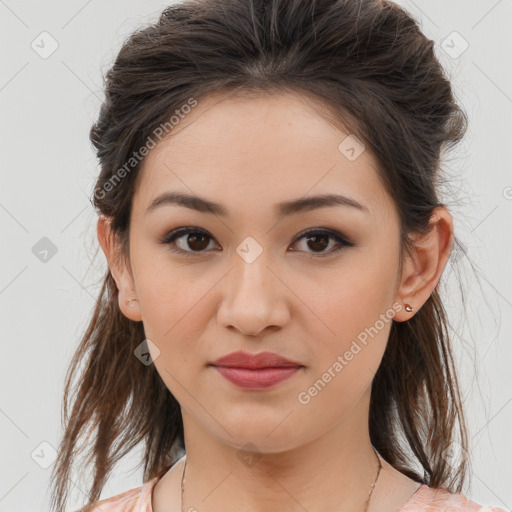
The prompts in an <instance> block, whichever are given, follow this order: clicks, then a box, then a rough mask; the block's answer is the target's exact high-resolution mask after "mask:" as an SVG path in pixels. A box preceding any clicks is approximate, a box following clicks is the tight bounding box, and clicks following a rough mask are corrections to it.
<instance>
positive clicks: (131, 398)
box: [52, 0, 500, 512]
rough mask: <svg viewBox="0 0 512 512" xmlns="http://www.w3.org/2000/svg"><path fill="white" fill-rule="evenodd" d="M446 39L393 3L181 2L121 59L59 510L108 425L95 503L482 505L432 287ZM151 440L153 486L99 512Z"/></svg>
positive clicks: (462, 118) (110, 77) (313, 510)
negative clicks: (129, 461) (472, 496)
mask: <svg viewBox="0 0 512 512" xmlns="http://www.w3.org/2000/svg"><path fill="white" fill-rule="evenodd" d="M433 46H434V42H433V41H431V40H429V39H427V38H426V37H425V36H424V35H423V34H422V33H421V31H420V29H419V27H418V25H417V23H416V21H414V20H413V19H412V18H411V17H410V15H409V14H408V13H406V11H404V10H403V9H402V8H400V7H398V6H397V5H395V4H393V3H391V2H389V1H377V0H360V1H354V0H343V1H339V0H317V1H311V0H271V1H269V0H252V1H245V0H195V1H192V0H188V1H186V2H183V3H179V4H175V5H173V6H171V7H169V8H167V9H166V10H165V11H164V12H163V13H162V15H161V17H160V19H159V21H158V22H157V23H156V24H155V25H151V26H148V27H146V28H143V29H141V30H139V31H137V32H136V33H134V34H133V35H132V36H131V37H130V38H129V40H128V41H126V43H125V44H124V46H123V48H122V49H121V51H120V53H119V55H118V57H117V59H116V62H115V63H114V65H113V67H112V68H111V69H110V71H109V72H108V74H107V76H106V84H105V94H106V99H105V102H104V103H103V105H102V108H101V112H100V115H99V119H98V120H97V122H96V123H95V124H94V126H93V127H92V129H91V134H90V138H91V141H92V142H93V144H94V146H95V148H96V150H97V155H98V158H99V161H100V164H101V173H100V176H99V178H98V181H97V183H96V187H95V191H94V199H93V202H94V205H95V207H96V208H97V211H98V213H99V219H98V225H97V234H98V240H99V243H100V245H101V248H102V250H103V252H104V254H105V256H106V259H107V262H108V266H109V269H108V272H107V274H106V276H105V280H104V283H103V287H102V290H101V294H100V297H99V300H98V302H97V304H96V308H95V311H94V315H93V317H92V319H91V322H90V325H89V328H88V330H87V332H86V334H85V336H84V338H83V340H82V343H81V345H80V346H79V348H78V350H77V352H76V354H75V356H74V359H73V362H72V365H71V368H70V372H69V375H68V381H67V383H66V392H65V397H64V404H65V405H64V410H65V416H66V421H67V425H66V430H65V435H64V439H63V441H62V444H61V446H60V450H59V457H58V460H57V462H56V464H55V468H54V473H53V474H52V478H53V481H54V482H55V489H54V495H53V505H54V506H53V508H52V510H57V511H59V512H60V511H63V510H64V506H65V502H66V493H67V487H68V485H69V484H68V482H69V475H70V469H71V466H72V463H73V461H74V459H75V457H76V447H77V444H78V440H79V439H80V438H81V437H82V436H83V435H84V434H85V433H86V432H87V431H88V430H89V429H92V430H95V429H96V428H97V430H96V431H95V432H94V439H93V441H94V443H93V444H92V447H89V451H87V454H88V455H89V459H88V460H89V461H90V462H92V461H94V471H93V475H94V479H93V483H92V487H91V489H90V490H89V493H88V499H89V502H88V505H89V506H88V507H85V508H84V510H102V511H121V510H123V511H128V510H132V511H154V512H164V511H165V512H178V511H184V510H187V511H193V510H198V511H201V512H203V511H204V512H217V511H221V510H222V511H231V510H244V511H247V512H253V511H262V510H265V511H274V510H276V511H277V510H279V511H280V512H281V511H290V512H292V511H293V512H295V511H302V510H307V511H309V512H317V511H333V512H334V511H336V512H338V511H339V512H342V511H351V512H353V511H368V510H369V511H374V512H376V511H379V512H391V511H401V512H412V511H426V510H450V511H459V510H460V511H462V510H464V511H466V510H468V511H470V510H477V509H479V505H478V504H477V503H475V502H473V501H471V500H469V499H468V498H467V497H465V496H464V494H462V488H463V485H464V484H465V479H466V476H467V475H466V472H467V466H468V457H467V449H468V444H467V433H466V426H465V420H464V413H463V407H462V403H461V398H460V393H459V388H458V384H457V378H456V374H455V372H454V366H453V360H452V353H451V348H450V340H449V338H448V335H447V319H446V317H445V313H444V308H443V303H442V301H441V298H440V294H439V283H440V279H441V276H442V273H443V270H444V268H445V266H446V263H447V261H448V259H449V257H450V254H451V250H452V248H453V245H454V242H456V237H455V236H454V231H453V222H452V216H451V214H450V212H449V211H448V209H447V208H446V206H445V205H444V204H443V203H441V202H440V200H439V196H438V187H437V185H438V183H439V179H440V160H441V159H440V157H441V152H442V151H443V150H444V149H446V148H447V147H449V146H451V145H454V144H455V143H457V142H459V141H460V140H461V139H462V137H463V135H464V133H465V130H466V126H467V118H466V115H465V113H464V111H463V110H462V109H461V108H460V107H459V106H458V105H457V104H456V102H455V100H454V97H453V94H452V89H451V85H450V82H449V81H448V80H447V78H446V77H445V75H444V73H443V70H442V67H441V66H440V64H439V62H438V60H437V59H436V57H435V55H434V48H433ZM82 364H83V368H82V369H81V373H78V372H79V370H78V368H79V367H80V366H81V365H82ZM75 374H77V375H78V376H79V384H78V387H77V393H76V396H75V397H74V402H73V406H72V412H71V414H70V415H68V413H67V411H68V409H69V407H68V393H69V388H70V386H71V381H72V378H73V376H74V375H75ZM90 434H91V432H90V431H89V432H88V434H87V439H89V438H90ZM141 441H142V442H144V443H145V448H146V450H145V453H144V484H143V485H142V486H140V487H138V488H136V489H132V490H129V491H126V492H124V493H122V494H120V495H117V496H114V497H111V498H107V499H104V500H101V501H99V502H98V498H99V497H100V494H101V491H102V489H103V487H104V485H105V482H106V480H107V478H108V476H109V474H110V473H111V470H112V468H113V466H114V465H115V463H116V462H117V461H118V460H119V459H120V458H121V457H123V456H124V455H125V454H127V453H128V452H129V451H130V450H131V449H132V448H133V447H135V446H136V445H137V444H138V443H139V442H141ZM488 509H490V508H488ZM492 510H495V511H499V510H500V509H498V508H494V509H492Z"/></svg>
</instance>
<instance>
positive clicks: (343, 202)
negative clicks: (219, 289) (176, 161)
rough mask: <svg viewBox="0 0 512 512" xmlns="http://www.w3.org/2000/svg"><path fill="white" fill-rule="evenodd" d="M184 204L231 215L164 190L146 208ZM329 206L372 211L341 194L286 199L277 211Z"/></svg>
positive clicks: (211, 204)
mask: <svg viewBox="0 0 512 512" xmlns="http://www.w3.org/2000/svg"><path fill="white" fill-rule="evenodd" d="M173 205H174V206H184V207H185V208H190V209H191V210H196V211H198V212H202V213H210V214H213V215H217V216H220V217H229V215H230V213H229V210H228V209H227V208H226V207H225V206H223V205H221V204H219V203H215V202H214V201H210V200H208V199H205V198H203V197H199V196H196V195H189V194H183V193H178V192H164V193H163V194H160V195H159V196H157V197H156V198H155V199H153V201H151V204H150V205H149V206H148V208H147V209H146V214H148V213H149V212H152V211H154V210H156V209H158V208H161V207H162V206H173ZM329 206H350V207H353V208H356V209H358V210H360V211H362V212H366V213H370V212H369V210H368V208H367V207H366V206H364V205H362V204H361V203H359V202H358V201H356V200H355V199H352V198H350V197H347V196H344V195H340V194H322V195H318V196H310V197H304V198H300V199H294V200H292V201H284V202H282V203H278V204H277V205H276V206H275V213H276V214H277V215H280V216H283V217H284V216H287V215H292V214H296V213H301V212H305V211H311V210H316V209H318V208H325V207H329Z"/></svg>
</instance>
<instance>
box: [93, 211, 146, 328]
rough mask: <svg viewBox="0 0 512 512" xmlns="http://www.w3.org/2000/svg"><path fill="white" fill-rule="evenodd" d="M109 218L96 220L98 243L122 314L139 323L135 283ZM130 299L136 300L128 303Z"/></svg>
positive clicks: (102, 216) (101, 217)
mask: <svg viewBox="0 0 512 512" xmlns="http://www.w3.org/2000/svg"><path fill="white" fill-rule="evenodd" d="M111 220H112V219H111V218H109V217H106V216H104V215H101V216H100V218H99V219H98V224H97V228H96V232H97V235H98V242H99V243H100V245H101V248H102V249H103V252H104V254H105V257H106V258H107V262H108V266H109V268H110V272H111V274H112V277H113V278H114V281H115V282H116V286H117V290H118V292H119V293H118V301H119V308H120V309H121V311H122V313H123V314H124V315H125V316H126V317H127V318H129V319H130V320H133V321H135V322H140V321H141V320H142V316H141V313H140V307H139V302H138V297H137V292H136V291H135V283H134V280H133V276H132V273H131V269H130V268H129V262H127V261H126V259H125V258H123V257H121V255H120V245H119V241H118V240H117V237H116V236H115V233H114V232H113V231H112V228H111V224H110V223H111ZM130 299H137V300H134V301H130Z"/></svg>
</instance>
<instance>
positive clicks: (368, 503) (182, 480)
mask: <svg viewBox="0 0 512 512" xmlns="http://www.w3.org/2000/svg"><path fill="white" fill-rule="evenodd" d="M373 451H374V452H375V455H376V456H377V461H378V462H379V469H378V470H377V476H376V477H375V480H374V481H373V484H372V485H371V487H370V492H369V493H368V499H367V500H366V504H365V507H364V512H367V510H368V506H369V505H370V498H371V497H372V493H373V489H374V488H375V484H376V483H377V480H378V479H379V475H380V470H381V469H382V464H381V462H380V457H379V455H378V453H377V452H376V451H375V448H374V449H373ZM186 469H187V459H186V458H185V465H184V467H183V474H182V475H181V501H180V512H183V483H184V482H185V470H186Z"/></svg>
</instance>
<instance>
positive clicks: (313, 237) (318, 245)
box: [295, 229, 355, 258]
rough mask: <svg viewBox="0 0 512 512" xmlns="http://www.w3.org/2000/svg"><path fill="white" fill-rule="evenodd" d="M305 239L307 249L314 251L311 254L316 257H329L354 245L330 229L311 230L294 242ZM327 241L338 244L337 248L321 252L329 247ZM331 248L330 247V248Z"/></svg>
mask: <svg viewBox="0 0 512 512" xmlns="http://www.w3.org/2000/svg"><path fill="white" fill-rule="evenodd" d="M303 238H305V239H306V244H308V245H307V247H309V248H311V249H314V251H313V254H314V255H315V256H317V257H320V258H322V257H325V256H330V255H331V254H334V253H336V252H338V251H341V250H342V249H343V248H345V247H353V246H354V245H355V244H353V243H352V242H350V241H349V240H347V239H346V238H345V237H344V236H343V235H342V234H341V233H338V232H337V231H332V230H331V229H311V230H309V231H306V232H304V233H301V234H300V235H299V236H298V237H297V238H296V239H295V240H296V241H299V240H302V239H303ZM329 239H331V240H334V241H335V242H337V243H338V247H337V248H335V249H334V250H331V251H329V252H323V251H324V250H325V248H326V247H328V246H329V241H328V240H329ZM331 248H332V247H331Z"/></svg>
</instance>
